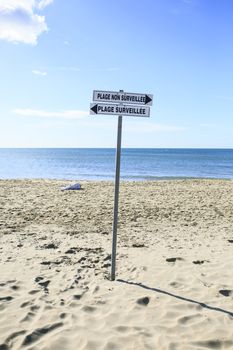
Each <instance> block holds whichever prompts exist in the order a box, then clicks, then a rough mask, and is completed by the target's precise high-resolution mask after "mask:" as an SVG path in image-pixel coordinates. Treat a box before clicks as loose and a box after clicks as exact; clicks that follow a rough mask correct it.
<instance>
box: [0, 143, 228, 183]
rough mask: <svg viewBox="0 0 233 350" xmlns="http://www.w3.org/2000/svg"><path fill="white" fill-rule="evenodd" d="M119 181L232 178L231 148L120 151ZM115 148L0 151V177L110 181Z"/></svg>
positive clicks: (113, 167)
mask: <svg viewBox="0 0 233 350" xmlns="http://www.w3.org/2000/svg"><path fill="white" fill-rule="evenodd" d="M121 159H122V163H121V178H122V179H125V180H153V179H163V178H182V177H194V178H226V179H233V149H148V148H147V149H123V150H122V158H121ZM114 172H115V150H114V149H87V148H86V149H83V148H82V149H78V148H73V149H72V148H68V149H67V148H63V149H57V148H54V149H52V148H50V149H43V148H42V149H0V178H1V179H22V178H47V179H69V180H72V179H76V180H77V179H79V180H81V179H88V180H93V179H95V180H106V179H113V178H114Z"/></svg>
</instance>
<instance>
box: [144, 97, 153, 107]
mask: <svg viewBox="0 0 233 350" xmlns="http://www.w3.org/2000/svg"><path fill="white" fill-rule="evenodd" d="M150 101H152V98H150V96H148V95H146V100H145V105H147V103H149V102H150Z"/></svg>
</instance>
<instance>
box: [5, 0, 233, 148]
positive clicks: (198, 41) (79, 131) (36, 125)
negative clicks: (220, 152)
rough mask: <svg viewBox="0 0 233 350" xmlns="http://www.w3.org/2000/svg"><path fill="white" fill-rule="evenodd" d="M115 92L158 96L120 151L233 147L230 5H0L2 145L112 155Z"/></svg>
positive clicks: (184, 1)
mask: <svg viewBox="0 0 233 350" xmlns="http://www.w3.org/2000/svg"><path fill="white" fill-rule="evenodd" d="M120 89H123V90H124V91H126V92H138V93H149V94H153V96H154V99H153V106H152V107H151V116H150V118H145V117H144V118H143V117H123V134H122V146H123V147H155V148H156V147H159V148H161V147H165V148H176V147H179V148H180V147H185V148H186V147H187V148H233V2H232V1H231V0H143V1H142V0H117V1H114V0H98V1H94V0H85V1H80V0H69V1H64V0H0V96H1V99H0V101H1V103H0V147H115V146H116V135H117V116H101V115H97V116H93V115H92V116H90V114H89V110H90V103H91V102H92V95H93V90H106V91H119V90H120Z"/></svg>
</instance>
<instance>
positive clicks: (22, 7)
mask: <svg viewBox="0 0 233 350" xmlns="http://www.w3.org/2000/svg"><path fill="white" fill-rule="evenodd" d="M50 3H52V0H42V1H39V2H37V1H36V0H0V39H2V40H6V41H10V42H14V43H25V44H31V45H36V44H37V39H38V37H39V36H40V35H41V34H42V33H43V32H46V31H47V30H48V27H47V24H46V21H45V17H44V16H41V15H38V14H36V13H35V10H36V9H40V10H41V9H43V8H44V7H45V6H47V5H49V4H50Z"/></svg>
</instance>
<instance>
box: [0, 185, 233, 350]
mask: <svg viewBox="0 0 233 350" xmlns="http://www.w3.org/2000/svg"><path fill="white" fill-rule="evenodd" d="M69 183H70V182H66V181H51V180H7V181H5V180H1V181H0V213H1V215H0V240H1V245H0V350H8V349H14V350H16V349H30V350H64V349H67V350H77V349H79V350H80V349H93V350H98V349H101V350H102V349H105V350H110V349H114V350H115V349H124V350H125V349H126V350H128V349H132V350H134V349H153V350H154V349H160V350H165V349H166V350H167V349H169V350H176V349H178V350H180V349H184V350H189V349H193V350H199V349H200V350H201V349H233V280H232V268H233V181H227V180H171V181H157V182H149V181H148V182H130V183H129V182H123V183H122V184H121V190H120V213H119V236H118V250H117V280H116V281H115V282H111V281H109V279H108V278H109V271H110V252H111V228H112V214H113V194H114V188H113V184H112V183H111V182H81V185H82V190H79V191H64V192H62V191H61V190H60V188H61V187H62V186H65V185H67V184H69Z"/></svg>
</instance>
